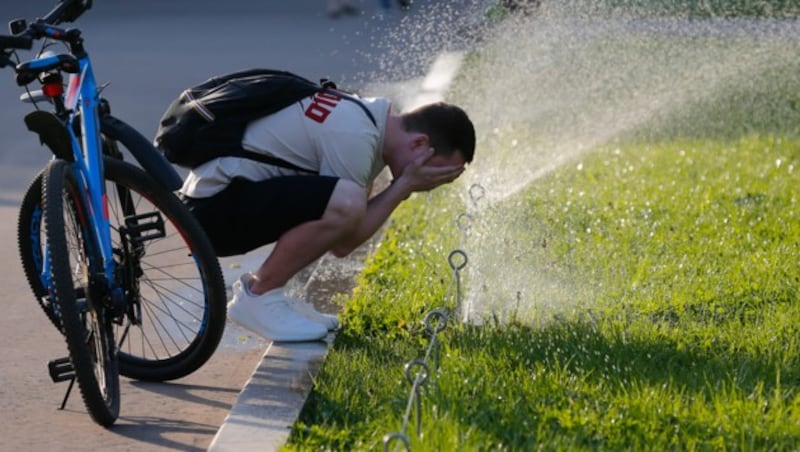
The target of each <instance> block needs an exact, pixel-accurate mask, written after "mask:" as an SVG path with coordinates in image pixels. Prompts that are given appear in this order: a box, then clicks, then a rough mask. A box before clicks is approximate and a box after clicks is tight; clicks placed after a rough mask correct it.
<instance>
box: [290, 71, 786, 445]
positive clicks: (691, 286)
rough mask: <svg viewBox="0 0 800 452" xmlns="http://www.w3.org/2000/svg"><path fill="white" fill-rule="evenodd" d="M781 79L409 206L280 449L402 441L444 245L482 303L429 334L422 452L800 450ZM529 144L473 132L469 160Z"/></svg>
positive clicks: (781, 74)
mask: <svg viewBox="0 0 800 452" xmlns="http://www.w3.org/2000/svg"><path fill="white" fill-rule="evenodd" d="M485 61H486V60H485V59H482V58H481V57H480V56H476V57H474V58H472V59H471V60H470V62H469V64H470V66H471V67H468V68H466V69H465V75H464V77H467V79H468V78H469V72H470V71H471V68H472V69H474V68H476V67H479V66H480V65H481V64H484V63H485ZM496 63H497V61H496V60H494V59H491V64H496ZM791 64H793V63H787V66H785V67H782V68H781V69H780V70H776V71H765V72H764V73H763V76H762V77H761V78H759V79H757V80H752V83H747V84H742V85H739V86H738V89H737V85H735V84H731V85H730V86H727V87H726V88H725V89H724V90H722V91H721V92H720V93H719V94H718V95H716V96H714V97H713V98H712V99H707V100H706V101H705V102H697V103H695V104H693V105H691V106H690V107H689V108H684V109H682V110H680V112H672V114H673V116H672V117H671V118H672V119H670V118H660V119H659V120H653V121H651V122H645V123H643V124H641V125H640V128H639V129H637V130H633V131H628V132H629V133H628V134H627V135H625V136H624V137H623V138H618V139H617V140H616V142H614V143H611V144H608V143H607V144H602V145H599V146H597V147H595V148H593V149H592V150H591V152H588V153H584V154H579V155H575V156H574V157H572V158H570V159H568V160H567V161H565V162H564V163H563V164H562V165H560V166H559V167H557V168H556V169H554V170H553V171H551V172H549V173H548V174H546V175H545V176H543V177H539V178H537V179H535V180H533V181H531V182H530V183H529V184H528V185H527V186H526V187H525V188H524V189H523V190H521V191H519V192H516V193H515V194H513V196H508V197H505V198H503V199H502V200H499V201H497V202H495V203H493V204H492V205H490V206H488V207H485V208H483V209H477V210H470V209H471V205H470V203H471V201H470V199H469V196H465V192H468V189H469V187H466V186H459V185H455V186H452V187H448V188H446V189H443V190H437V191H435V192H433V193H430V194H425V195H415V196H414V197H412V199H411V200H409V201H408V202H407V203H405V204H404V205H403V206H401V207H400V209H398V211H397V212H395V215H393V217H392V219H391V221H390V224H389V227H388V229H387V231H386V233H385V236H384V238H383V240H382V242H381V244H380V246H379V247H378V248H377V249H376V250H375V251H374V252H373V253H372V254H371V256H370V257H369V259H368V261H367V263H366V268H365V269H364V271H363V272H362V274H361V275H360V276H359V278H358V285H357V288H356V290H355V292H354V293H353V295H352V297H350V298H349V299H346V300H344V299H343V300H340V301H341V302H342V303H343V305H344V312H343V314H342V321H343V329H342V331H341V332H340V333H339V334H338V336H337V338H336V341H335V344H334V346H333V348H332V349H331V350H330V351H329V354H328V357H327V358H326V361H325V363H324V365H323V366H322V368H321V369H320V372H319V374H318V375H317V376H316V378H315V382H314V389H313V392H312V393H311V395H310V396H309V398H308V401H307V403H306V405H305V407H304V409H303V412H302V413H301V417H300V420H299V421H298V422H297V423H296V424H295V425H294V427H293V432H292V436H291V438H290V441H289V443H288V444H287V445H286V448H287V449H297V450H310V449H325V450H376V449H381V448H382V447H383V444H382V439H383V437H384V435H386V434H389V433H393V432H397V431H399V430H400V429H401V427H402V425H403V415H404V413H405V409H406V406H407V403H408V397H409V391H410V389H411V385H410V383H409V382H408V381H407V379H406V376H405V374H404V372H403V366H404V365H405V364H406V363H407V362H409V361H411V360H412V359H416V358H421V357H422V356H424V354H425V352H426V350H427V347H428V346H429V343H430V339H429V337H430V334H429V333H428V332H427V331H426V329H425V325H424V318H425V315H426V313H428V312H429V311H430V310H432V309H436V308H440V307H447V308H449V309H453V308H455V307H456V302H457V300H456V297H455V286H454V272H453V270H452V269H451V268H450V266H449V264H448V261H447V256H448V253H450V251H452V250H453V249H456V248H462V249H464V250H465V251H466V252H467V253H468V255H469V256H470V262H469V264H468V266H467V269H466V270H465V271H464V272H463V273H464V274H463V275H462V276H463V277H464V281H463V282H464V290H465V291H466V293H467V295H469V296H471V298H472V299H474V300H475V301H476V302H477V303H478V304H479V305H480V306H479V307H485V308H486V309H485V310H483V311H481V310H476V312H475V313H474V314H473V320H475V321H476V322H475V323H474V324H473V323H471V324H468V325H465V324H461V323H459V322H451V323H450V324H449V325H448V328H446V329H445V330H444V331H443V332H442V333H441V334H439V336H438V339H439V344H440V345H439V348H438V349H437V351H438V353H437V354H436V355H435V356H436V357H438V358H437V359H431V360H430V364H431V368H432V371H431V375H430V378H429V380H428V382H427V384H426V385H425V386H424V387H423V389H422V417H421V433H422V437H419V436H418V433H420V432H417V429H416V417H415V416H412V417H411V422H410V424H409V426H408V430H407V433H408V436H409V438H410V440H411V448H412V449H413V450H431V451H434V450H436V451H438V450H533V449H545V450H553V449H555V450H598V449H600V450H609V449H610V450H620V449H625V450H797V449H798V448H800V331H799V329H800V328H799V327H798V325H800V307H799V306H798V303H797V300H798V288H800V266H798V261H799V260H800V195H799V194H798V187H800V133H798V127H797V122H795V121H794V120H792V117H791V115H793V114H796V111H795V110H793V109H792V108H790V107H791V105H793V104H792V93H800V76H798V75H795V74H797V71H794V70H793V69H791V67H792V66H791ZM463 81H464V78H462V81H461V82H462V83H463ZM454 95H455V96H459V95H460V94H459V91H458V90H456V91H455V93H454ZM787 105H788V106H789V107H787ZM795 119H798V118H797V117H796V116H795ZM533 130H535V128H533V127H532V128H531V129H530V130H528V129H526V128H525V127H524V124H523V126H522V127H521V126H520V125H519V124H515V125H514V127H513V128H509V131H508V132H503V131H501V132H500V134H499V135H498V136H495V137H494V138H491V139H488V138H486V137H484V141H483V142H482V143H481V146H482V148H481V149H480V150H482V151H484V154H480V153H479V154H478V158H484V159H487V160H491V159H497V160H498V161H502V160H503V158H504V155H505V154H508V153H514V152H519V147H514V146H513V145H511V144H510V143H511V142H512V141H513V142H527V141H535V138H536V137H535V136H531V134H532V133H534V132H532V131H533ZM703 131H706V132H707V133H706V134H705V136H704V133H703ZM487 148H488V149H487ZM465 211H470V212H471V215H472V218H473V222H472V223H471V226H470V228H471V230H470V232H469V234H468V235H466V236H465V234H464V231H462V230H460V229H459V227H458V224H457V222H456V221H455V220H456V218H458V216H459V214H461V213H463V212H465ZM554 288H555V289H554ZM490 301H491V302H493V303H494V304H492V303H490Z"/></svg>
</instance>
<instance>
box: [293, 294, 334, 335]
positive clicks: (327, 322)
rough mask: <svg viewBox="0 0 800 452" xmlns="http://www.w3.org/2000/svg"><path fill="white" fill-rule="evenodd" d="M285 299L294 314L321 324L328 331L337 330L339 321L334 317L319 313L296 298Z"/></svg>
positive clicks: (308, 304)
mask: <svg viewBox="0 0 800 452" xmlns="http://www.w3.org/2000/svg"><path fill="white" fill-rule="evenodd" d="M286 299H287V301H288V302H289V306H291V307H292V309H294V311H295V312H297V313H298V314H300V315H302V316H303V317H305V318H307V319H308V320H311V321H313V322H317V323H320V324H322V325H323V326H324V327H325V328H327V329H328V331H333V330H335V329H336V328H339V319H337V318H336V316H335V315H333V314H325V313H323V312H319V311H317V310H316V309H314V306H311V304H310V303H306V302H305V301H303V300H298V299H297V298H290V297H286Z"/></svg>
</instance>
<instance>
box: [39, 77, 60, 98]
mask: <svg viewBox="0 0 800 452" xmlns="http://www.w3.org/2000/svg"><path fill="white" fill-rule="evenodd" d="M63 82H64V80H63V79H62V78H61V76H60V75H59V74H47V75H46V76H45V77H44V80H42V93H44V95H45V96H47V97H50V98H53V97H60V96H61V95H63V94H64V83H63Z"/></svg>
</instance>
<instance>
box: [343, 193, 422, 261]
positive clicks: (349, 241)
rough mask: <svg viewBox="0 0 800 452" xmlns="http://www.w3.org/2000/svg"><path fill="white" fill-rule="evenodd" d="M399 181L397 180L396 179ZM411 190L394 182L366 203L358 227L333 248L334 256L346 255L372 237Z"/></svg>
mask: <svg viewBox="0 0 800 452" xmlns="http://www.w3.org/2000/svg"><path fill="white" fill-rule="evenodd" d="M396 182H399V181H396ZM410 194H411V191H410V190H409V189H408V188H407V187H405V186H404V185H403V184H402V183H394V184H391V185H389V186H388V187H386V189H385V190H383V191H382V192H381V193H379V194H378V195H376V196H375V197H373V198H372V199H370V200H369V202H368V203H367V212H366V214H365V215H364V219H363V220H362V221H361V222H360V223H359V225H358V227H357V228H356V229H355V231H353V233H352V234H350V235H349V236H348V237H346V238H345V239H344V240H342V242H341V243H340V244H339V245H337V246H336V247H335V248H334V249H333V250H332V252H333V254H335V255H336V256H346V255H348V254H350V253H351V252H352V251H353V250H354V249H356V248H358V246H360V245H361V244H362V243H364V242H366V241H367V240H368V239H369V238H370V237H372V236H373V235H374V234H375V232H376V231H377V230H378V229H380V227H381V226H382V225H383V223H385V222H386V220H387V219H388V218H389V216H390V215H391V214H392V212H393V211H394V209H396V208H397V206H398V205H400V203H401V202H403V200H404V199H406V198H408V196H409V195H410Z"/></svg>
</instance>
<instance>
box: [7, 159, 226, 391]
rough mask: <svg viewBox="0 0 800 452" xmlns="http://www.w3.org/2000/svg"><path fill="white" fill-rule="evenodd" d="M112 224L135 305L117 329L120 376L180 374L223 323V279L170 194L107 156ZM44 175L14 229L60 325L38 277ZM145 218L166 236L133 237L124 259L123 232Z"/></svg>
mask: <svg viewBox="0 0 800 452" xmlns="http://www.w3.org/2000/svg"><path fill="white" fill-rule="evenodd" d="M104 166H105V181H106V182H105V184H106V192H107V198H108V203H109V209H108V211H109V222H110V224H111V227H112V239H113V240H114V243H113V246H114V250H115V255H116V257H117V258H119V262H118V263H119V266H120V267H123V268H122V271H123V272H124V273H125V275H126V276H127V277H126V278H122V279H125V281H124V282H123V285H124V286H125V289H126V293H127V295H128V297H129V303H131V304H133V305H135V306H137V308H136V310H135V311H134V312H132V313H131V314H132V315H131V316H128V317H127V320H126V322H125V323H124V324H123V325H121V326H118V327H117V331H116V337H117V341H118V345H119V366H120V374H122V375H124V376H126V377H129V378H135V379H139V380H149V381H164V380H172V379H176V378H181V377H183V376H186V375H188V374H190V373H192V372H194V371H195V370H197V369H198V368H200V367H201V366H202V365H203V364H205V362H206V361H208V359H209V358H210V357H211V356H212V354H213V353H214V351H215V350H216V348H217V345H218V344H219V341H220V340H221V338H222V334H223V331H224V327H225V303H226V294H225V283H224V280H223V277H222V270H221V269H220V267H219V263H218V261H217V257H216V254H215V253H214V250H213V248H212V247H211V244H210V243H209V242H208V239H207V238H206V236H205V232H204V231H203V230H202V228H201V227H200V225H199V224H198V223H197V221H196V220H195V219H194V217H193V216H192V215H191V213H190V212H188V210H187V209H186V207H185V206H184V205H183V204H182V203H181V202H180V200H178V199H177V197H175V196H174V195H173V194H172V193H170V192H168V191H166V190H165V189H163V188H161V186H160V185H158V184H157V183H156V182H155V181H154V180H152V178H150V177H149V176H148V175H147V174H146V173H144V172H143V171H142V170H140V169H139V168H137V167H135V166H133V165H130V164H127V163H125V162H123V161H121V160H119V159H118V158H113V157H105V158H104ZM40 180H41V177H37V179H36V180H34V182H33V183H32V184H31V186H30V188H29V190H28V192H27V193H26V195H25V198H24V200H23V204H22V206H21V207H20V214H19V220H18V234H19V238H18V241H19V247H20V255H21V259H22V263H23V269H24V270H25V275H26V278H27V279H28V282H29V283H30V285H31V289H32V290H33V293H34V295H35V296H36V299H37V300H38V301H39V304H40V305H41V306H42V308H43V309H44V310H45V313H47V315H48V317H50V319H51V321H52V322H53V324H54V325H55V326H56V327H57V328H59V329H61V325H60V324H61V320H60V314H59V313H58V312H57V310H54V309H53V304H52V300H51V298H52V297H51V296H50V293H49V292H48V290H47V288H46V287H44V284H43V283H42V280H41V269H42V268H43V265H44V259H43V251H42V250H46V249H47V243H46V239H45V236H44V234H43V232H42V222H41V216H42V215H41V212H42V206H41V203H42V197H41V191H42V190H41V186H40ZM147 218H149V219H154V218H155V219H158V218H161V219H163V228H164V231H163V232H164V234H163V237H160V236H158V234H145V236H147V235H150V236H152V237H151V238H149V239H146V240H142V237H134V241H138V242H139V244H138V245H137V244H134V245H133V246H134V247H136V248H137V249H136V253H138V255H136V256H127V257H126V261H125V262H123V261H122V258H123V253H122V250H123V243H122V242H123V237H124V240H127V241H130V239H131V228H130V226H128V224H126V223H129V224H130V225H131V226H134V227H142V226H143V225H144V224H143V223H145V222H146V221H147V220H146V219H147Z"/></svg>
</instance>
